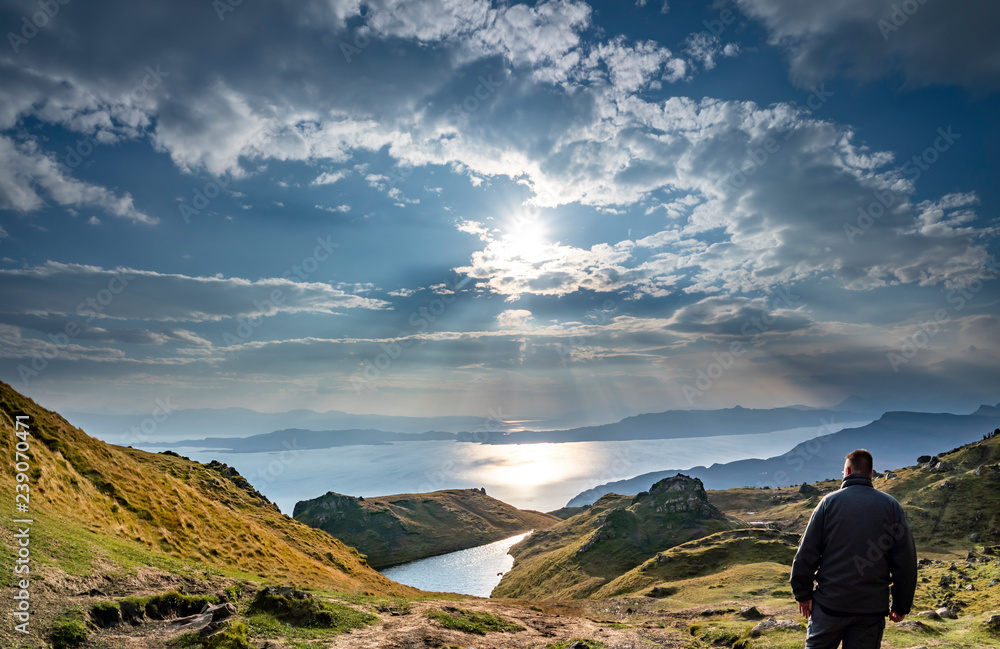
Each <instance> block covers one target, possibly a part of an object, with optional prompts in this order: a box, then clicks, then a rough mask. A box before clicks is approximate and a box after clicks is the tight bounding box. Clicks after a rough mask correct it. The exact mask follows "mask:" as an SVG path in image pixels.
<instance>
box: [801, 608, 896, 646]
mask: <svg viewBox="0 0 1000 649" xmlns="http://www.w3.org/2000/svg"><path fill="white" fill-rule="evenodd" d="M884 630H885V616H884V615H850V616H847V617H836V616H833V615H828V614H826V613H825V612H824V611H823V609H822V608H821V607H819V606H817V605H816V603H815V602H813V607H812V614H811V615H810V616H809V631H808V634H807V636H806V649H835V648H836V646H837V645H839V644H840V643H841V641H843V643H844V648H843V649H878V647H880V646H881V645H882V632H883V631H884Z"/></svg>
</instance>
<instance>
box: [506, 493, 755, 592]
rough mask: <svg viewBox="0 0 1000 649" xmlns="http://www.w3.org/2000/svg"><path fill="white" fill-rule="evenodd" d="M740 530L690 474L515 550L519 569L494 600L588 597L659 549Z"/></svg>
mask: <svg viewBox="0 0 1000 649" xmlns="http://www.w3.org/2000/svg"><path fill="white" fill-rule="evenodd" d="M738 525H739V523H737V522H735V521H733V520H731V519H729V518H727V517H726V516H725V515H724V514H722V512H720V511H719V510H718V509H717V508H716V507H715V506H714V505H712V504H711V503H710V502H709V501H708V497H707V496H706V494H705V490H704V488H703V487H702V484H701V481H699V480H697V479H692V478H687V477H685V476H675V477H672V478H667V479H665V480H661V481H660V482H657V483H656V484H655V485H653V487H652V488H651V489H650V490H649V491H648V492H643V493H640V494H638V495H636V496H622V495H618V494H608V495H606V496H604V497H603V498H601V499H600V500H599V501H598V502H597V503H595V504H594V506H593V507H590V508H589V509H587V510H585V511H583V512H581V513H579V514H577V515H575V516H572V517H570V518H568V519H566V520H564V521H561V522H559V523H558V524H556V525H554V526H553V527H552V528H550V529H548V530H543V531H540V532H535V533H534V534H532V535H531V536H529V537H528V538H527V539H525V540H524V541H522V542H520V543H518V544H517V545H515V546H514V547H513V548H511V551H510V553H511V554H512V555H513V556H514V567H513V568H512V569H511V570H510V571H509V572H508V573H507V574H506V575H504V577H503V579H502V580H501V581H500V584H499V585H498V586H497V587H496V588H495V589H494V591H493V595H492V596H493V597H518V598H536V597H537V598H563V597H569V598H575V597H588V596H590V595H592V594H593V593H594V592H596V591H597V590H598V589H600V588H601V587H602V586H603V585H604V584H606V583H607V582H609V581H611V580H613V579H615V578H617V577H618V576H620V575H621V574H623V573H625V572H627V571H628V570H631V569H632V568H634V567H635V566H637V565H639V564H640V563H642V562H643V561H645V560H646V559H648V558H649V557H651V556H653V555H654V554H656V553H657V552H659V551H662V550H665V549H667V548H670V547H672V546H675V545H678V544H681V543H684V542H686V541H690V540H692V539H696V538H699V537H702V536H705V535H707V534H712V533H715V532H719V531H723V530H728V529H732V528H733V527H735V526H738Z"/></svg>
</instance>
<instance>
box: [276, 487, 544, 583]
mask: <svg viewBox="0 0 1000 649" xmlns="http://www.w3.org/2000/svg"><path fill="white" fill-rule="evenodd" d="M293 516H294V517H295V519H296V520H298V521H301V522H302V523H305V524H306V525H310V526H312V527H315V528H318V529H321V530H324V531H325V532H328V533H330V534H332V535H333V536H335V537H337V538H338V539H340V540H341V541H343V542H344V543H347V544H348V545H350V546H352V547H355V548H358V550H360V551H361V552H363V553H364V554H365V555H367V558H368V563H369V564H370V565H372V566H374V567H376V568H379V569H382V568H387V567H390V566H395V565H399V564H401V563H406V562H407V561H414V560H416V559H422V558H424V557H431V556H436V555H439V554H445V553H447V552H455V551H457V550H465V549H467V548H472V547H475V546H477V545H483V544H485V543H492V542H493V541H499V540H501V539H504V538H508V537H510V536H513V535H515V534H519V533H521V532H527V531H529V530H532V529H543V528H547V527H551V526H552V525H554V524H555V523H557V522H558V521H559V519H557V518H556V517H554V516H551V515H549V514H542V513H540V512H536V511H525V510H521V509H517V508H516V507H513V506H512V505H508V504H507V503H505V502H501V501H499V500H497V499H495V498H491V497H490V496H487V495H486V493H485V492H482V491H480V490H478V489H449V490H445V491H435V492H432V493H424V494H401V495H396V496H381V497H378V498H354V497H352V496H345V495H342V494H337V493H333V492H332V491H331V492H328V493H326V494H324V495H322V496H320V497H319V498H314V499H312V500H303V501H300V502H298V503H296V504H295V509H294V512H293Z"/></svg>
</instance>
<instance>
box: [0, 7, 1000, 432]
mask: <svg viewBox="0 0 1000 649" xmlns="http://www.w3.org/2000/svg"><path fill="white" fill-rule="evenodd" d="M46 12H47V13H46ZM998 18H1000V8H997V7H994V6H993V5H992V4H990V3H978V2H968V3H949V4H944V3H932V2H929V3H920V2H917V1H916V0H914V1H913V2H910V3H905V2H904V3H898V2H896V3H894V2H888V1H883V0H878V1H872V0H844V1H842V2H832V3H793V2H788V1H786V0H736V1H735V2H717V3H713V4H707V3H695V2H680V1H677V0H672V1H670V2H663V1H662V0H661V1H655V2H654V1H651V0H650V1H642V0H640V2H636V3H629V2H615V3H612V2H594V3H589V4H588V3H585V2H580V1H576V0H558V1H555V0H549V1H545V2H538V3H528V4H519V3H505V4H498V3H493V2H487V1H485V0H468V1H463V2H449V1H446V0H416V1H410V2H402V1H397V0H382V1H378V2H366V1H364V0H326V1H323V2H269V3H239V4H231V3H230V2H228V1H227V0H219V1H217V2H214V3H213V2H207V1H205V0H199V1H198V2H187V1H183V0H182V1H178V2H171V3H155V4H150V3H133V4H125V5H120V4H112V3H106V2H91V3H87V4H86V5H84V4H83V3H80V4H78V3H77V2H75V1H73V0H69V1H68V2H66V3H65V4H60V3H58V2H53V3H50V5H45V3H42V4H38V3H37V2H23V1H12V0H11V1H4V2H0V26H2V27H3V31H4V33H5V35H6V38H5V43H4V44H3V46H2V48H0V97H2V101H0V228H2V230H0V258H2V260H0V296H2V306H0V379H3V380H4V381H7V382H8V383H10V384H11V385H13V386H14V387H15V388H17V389H19V390H21V391H23V392H25V393H26V394H28V395H30V396H32V397H35V398H36V399H38V400H40V401H41V402H42V403H43V404H45V405H48V406H50V407H54V408H60V409H65V410H95V411H108V412H135V413H142V412H146V411H149V410H151V409H152V408H153V407H154V405H155V402H156V399H158V398H163V397H167V396H169V397H170V398H172V399H173V402H174V403H176V404H178V405H179V406H180V407H183V408H194V407H226V406H243V407H250V408H257V409H260V410H269V411H276V410H286V409H291V408H310V409H314V410H321V411H322V410H329V409H338V410H345V411H349V412H358V413H366V412H367V413H382V414H407V415H439V414H471V415H478V414H482V415H483V416H484V417H490V416H492V415H490V414H489V413H491V412H492V413H495V412H503V413H505V416H508V417H511V418H514V419H544V418H548V417H556V416H563V415H567V414H572V415H573V416H575V417H577V418H579V419H580V420H590V421H607V420H610V419H615V418H618V417H620V416H623V415H627V414H632V413H636V412H649V411H659V410H665V409H669V408H714V407H727V406H732V405H736V404H739V405H743V406H746V407H771V406H780V405H790V404H806V405H814V406H826V405H832V404H836V403H838V402H840V401H842V400H843V399H845V398H847V397H850V396H852V395H853V396H858V397H862V398H865V399H870V400H872V401H873V402H875V403H877V404H880V405H883V406H884V407H897V406H899V407H902V406H920V407H925V408H928V409H951V410H967V409H969V408H971V407H974V404H977V403H981V402H991V403H996V402H997V401H1000V373H998V372H997V371H996V367H998V366H1000V349H998V345H1000V335H998V332H1000V327H998V324H1000V323H998V317H997V316H998V311H1000V309H998V299H1000V290H998V283H997V281H996V277H997V266H996V261H995V258H996V255H997V251H998V245H997V234H998V232H1000V230H998V225H1000V221H998V218H997V214H998V206H1000V190H998V185H997V183H996V180H995V179H996V177H997V173H998V170H1000V132H998V129H1000V126H998V122H997V120H996V119H995V115H997V114H1000V102H998V92H997V91H998V89H1000V45H998V44H997V41H996V39H995V38H994V36H993V34H992V32H991V29H992V27H991V26H993V25H996V24H997V22H998Z"/></svg>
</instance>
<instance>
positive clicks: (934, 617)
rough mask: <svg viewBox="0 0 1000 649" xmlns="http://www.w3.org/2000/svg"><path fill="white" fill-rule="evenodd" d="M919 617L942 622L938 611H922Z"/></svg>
mask: <svg viewBox="0 0 1000 649" xmlns="http://www.w3.org/2000/svg"><path fill="white" fill-rule="evenodd" d="M917 615H918V616H919V617H925V618H927V619H928V620H940V619H941V616H940V615H938V612H937V611H920V612H919V613H917Z"/></svg>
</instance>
